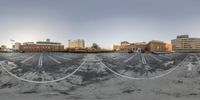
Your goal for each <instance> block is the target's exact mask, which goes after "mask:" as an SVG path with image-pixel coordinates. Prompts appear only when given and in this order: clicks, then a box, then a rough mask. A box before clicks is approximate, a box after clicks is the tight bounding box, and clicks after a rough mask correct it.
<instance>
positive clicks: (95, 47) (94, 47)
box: [91, 43, 101, 50]
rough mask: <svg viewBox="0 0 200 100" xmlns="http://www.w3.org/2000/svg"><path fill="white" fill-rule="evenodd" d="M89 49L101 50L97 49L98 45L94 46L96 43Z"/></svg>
mask: <svg viewBox="0 0 200 100" xmlns="http://www.w3.org/2000/svg"><path fill="white" fill-rule="evenodd" d="M91 48H93V49H96V50H100V49H101V48H100V47H99V45H98V44H96V43H93V44H92V47H91Z"/></svg>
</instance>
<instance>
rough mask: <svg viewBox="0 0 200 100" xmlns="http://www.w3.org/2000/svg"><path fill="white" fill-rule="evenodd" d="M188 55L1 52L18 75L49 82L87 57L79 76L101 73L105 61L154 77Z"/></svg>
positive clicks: (113, 67)
mask: <svg viewBox="0 0 200 100" xmlns="http://www.w3.org/2000/svg"><path fill="white" fill-rule="evenodd" d="M186 56H187V54H181V53H173V54H146V53H132V54H128V53H100V54H77V53H75V54H74V53H1V54H0V61H7V63H8V64H9V66H7V69H8V70H9V71H10V72H11V73H13V74H15V75H16V76H18V77H22V78H25V79H29V80H35V81H44V80H46V81H49V80H55V79H59V78H62V77H65V76H66V75H69V74H70V73H72V72H73V71H74V70H76V69H77V68H78V67H79V66H80V65H81V64H82V63H83V62H84V60H85V59H87V61H86V63H84V64H83V65H81V67H83V68H82V69H84V68H85V69H87V70H85V72H83V71H81V70H78V72H77V73H76V74H77V75H79V76H83V77H84V76H85V74H87V75H86V76H88V75H89V74H88V73H89V72H92V73H93V74H92V75H93V76H94V75H96V74H99V73H98V72H99V71H98V70H102V69H100V67H101V66H102V63H103V64H104V65H105V66H106V67H108V68H110V69H111V70H113V71H114V72H116V73H119V74H120V75H125V76H129V77H135V78H144V77H151V76H152V75H153V74H155V75H157V73H158V72H159V73H162V72H163V73H164V72H165V71H168V70H170V69H171V68H174V67H176V66H177V65H178V64H179V63H180V62H181V61H182V60H183V59H184V58H185V57H186ZM196 56H199V55H196ZM88 66H90V67H88ZM94 66H97V67H94ZM88 68H90V70H88ZM96 68H97V69H98V70H97V69H96ZM92 70H95V71H92ZM96 70H97V71H96ZM104 71H106V72H109V75H111V74H113V73H112V72H110V71H108V70H106V69H105V68H104ZM83 73H84V74H83ZM95 73H96V74H95ZM92 75H89V76H92ZM155 75H153V76H155ZM93 76H92V77H93ZM41 77H43V78H41ZM88 78H89V77H88ZM93 78H94V77H93Z"/></svg>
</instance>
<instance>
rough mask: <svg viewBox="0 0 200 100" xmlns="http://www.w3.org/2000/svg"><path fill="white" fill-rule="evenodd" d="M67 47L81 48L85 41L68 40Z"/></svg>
mask: <svg viewBox="0 0 200 100" xmlns="http://www.w3.org/2000/svg"><path fill="white" fill-rule="evenodd" d="M68 48H70V49H82V48H85V41H84V40H82V39H76V40H69V41H68Z"/></svg>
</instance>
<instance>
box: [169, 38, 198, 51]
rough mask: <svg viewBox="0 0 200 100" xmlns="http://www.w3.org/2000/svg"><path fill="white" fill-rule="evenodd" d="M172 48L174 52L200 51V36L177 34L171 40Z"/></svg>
mask: <svg viewBox="0 0 200 100" xmlns="http://www.w3.org/2000/svg"><path fill="white" fill-rule="evenodd" d="M171 42H172V49H173V50H174V51H176V52H200V38H189V36H185V35H184V36H177V39H173V40H172V41H171Z"/></svg>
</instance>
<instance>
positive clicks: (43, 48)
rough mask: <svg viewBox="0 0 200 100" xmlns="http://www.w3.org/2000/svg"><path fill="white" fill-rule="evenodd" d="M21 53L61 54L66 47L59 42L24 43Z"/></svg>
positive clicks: (20, 48) (21, 46) (20, 49)
mask: <svg viewBox="0 0 200 100" xmlns="http://www.w3.org/2000/svg"><path fill="white" fill-rule="evenodd" d="M19 51H21V52H61V51H64V45H61V43H58V42H50V40H49V39H47V41H38V42H37V43H36V44H35V43H23V45H20V47H19Z"/></svg>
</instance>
